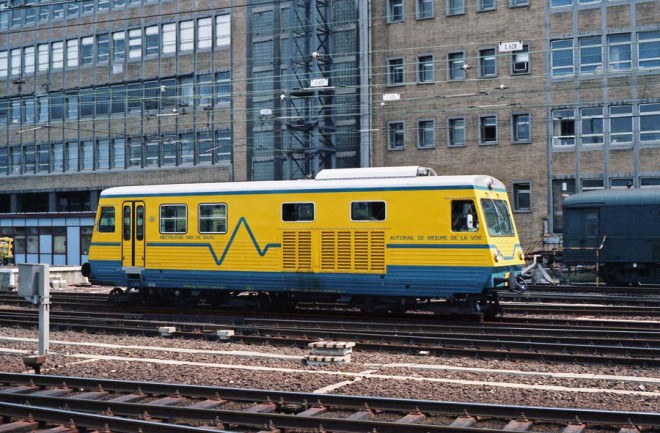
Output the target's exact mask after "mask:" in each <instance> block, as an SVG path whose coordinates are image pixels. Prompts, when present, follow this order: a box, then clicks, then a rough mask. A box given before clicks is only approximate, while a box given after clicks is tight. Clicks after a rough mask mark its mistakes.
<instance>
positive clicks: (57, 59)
mask: <svg viewBox="0 0 660 433" xmlns="http://www.w3.org/2000/svg"><path fill="white" fill-rule="evenodd" d="M52 48H53V60H52V62H53V63H52V67H53V69H62V68H64V42H53V45H52Z"/></svg>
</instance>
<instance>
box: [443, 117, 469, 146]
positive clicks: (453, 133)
mask: <svg viewBox="0 0 660 433" xmlns="http://www.w3.org/2000/svg"><path fill="white" fill-rule="evenodd" d="M447 131H448V144H449V146H450V147H463V146H465V143H466V141H465V117H457V118H453V119H452V118H450V119H448V120H447Z"/></svg>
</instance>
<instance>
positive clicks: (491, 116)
mask: <svg viewBox="0 0 660 433" xmlns="http://www.w3.org/2000/svg"><path fill="white" fill-rule="evenodd" d="M487 119H493V120H494V121H495V125H494V126H495V140H491V141H485V137H484V136H485V135H486V134H485V130H484V128H486V127H489V126H493V125H486V124H485V123H484V122H485V121H486V120H487ZM498 142H499V124H498V115H497V114H480V115H479V145H480V146H495V145H497V144H498Z"/></svg>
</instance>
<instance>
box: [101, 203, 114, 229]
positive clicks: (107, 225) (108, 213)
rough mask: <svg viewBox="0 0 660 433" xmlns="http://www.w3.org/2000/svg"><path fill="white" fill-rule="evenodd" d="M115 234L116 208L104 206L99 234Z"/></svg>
mask: <svg viewBox="0 0 660 433" xmlns="http://www.w3.org/2000/svg"><path fill="white" fill-rule="evenodd" d="M114 232H115V208H114V207H110V206H108V207H106V206H103V207H102V208H101V216H100V217H99V233H114Z"/></svg>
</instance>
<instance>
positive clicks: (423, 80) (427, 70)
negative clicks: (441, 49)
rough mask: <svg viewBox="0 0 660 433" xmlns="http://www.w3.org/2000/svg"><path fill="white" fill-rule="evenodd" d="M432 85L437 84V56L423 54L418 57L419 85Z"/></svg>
mask: <svg viewBox="0 0 660 433" xmlns="http://www.w3.org/2000/svg"><path fill="white" fill-rule="evenodd" d="M423 59H425V60H423ZM429 75H430V77H429ZM432 83H435V56H434V55H433V54H421V55H419V56H417V84H432Z"/></svg>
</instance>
